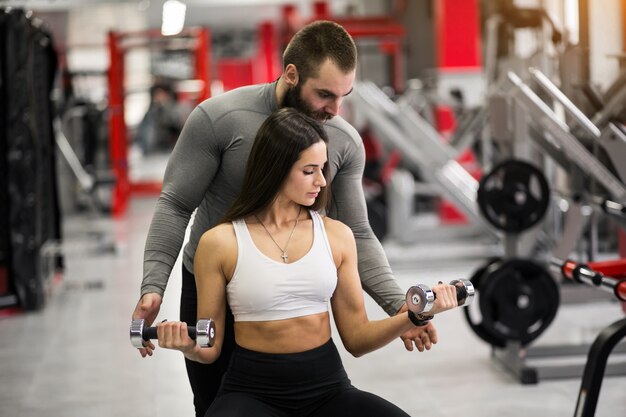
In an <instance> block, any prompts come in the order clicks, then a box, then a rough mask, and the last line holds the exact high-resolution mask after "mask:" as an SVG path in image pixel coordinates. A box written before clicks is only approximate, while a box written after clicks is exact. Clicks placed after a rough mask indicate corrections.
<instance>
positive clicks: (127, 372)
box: [0, 199, 626, 417]
mask: <svg viewBox="0 0 626 417" xmlns="http://www.w3.org/2000/svg"><path fill="white" fill-rule="evenodd" d="M154 203H155V200H153V199H144V200H139V199H138V200H134V201H133V202H132V204H131V207H130V210H129V212H128V214H127V215H126V216H125V217H124V218H123V219H120V220H118V221H115V222H113V221H110V220H105V221H102V222H95V221H85V220H76V219H74V220H72V219H68V221H67V222H66V229H67V233H66V236H67V239H66V246H67V251H68V255H67V258H66V260H67V270H66V273H65V277H64V280H63V281H62V283H60V284H56V285H55V286H54V287H53V294H52V296H51V297H50V301H49V304H48V306H47V307H46V308H45V309H44V310H42V311H40V312H37V313H29V314H19V315H14V316H10V317H4V318H2V319H0V387H1V388H0V416H2V417H31V416H42V415H43V416H48V417H57V416H58V417H61V416H63V417H67V416H81V417H82V416H135V417H142V416H150V417H157V416H192V415H193V406H192V397H191V392H190V389H189V386H188V383H187V380H186V375H185V371H184V365H183V361H182V358H181V356H180V355H179V354H177V353H176V352H171V351H158V352H157V353H156V355H155V356H154V357H152V358H149V359H142V358H141V357H140V356H139V354H138V353H137V352H136V351H135V350H134V349H133V348H132V347H131V346H130V343H129V341H128V326H129V322H130V315H131V312H132V309H133V308H134V305H135V303H136V300H137V297H138V292H139V283H140V280H141V261H142V251H143V246H144V241H145V234H146V231H147V227H148V224H149V221H150V216H151V213H152V210H153V207H154ZM94 231H103V232H104V233H105V237H109V238H112V239H114V241H115V243H116V247H117V252H116V253H115V254H112V253H107V251H106V250H104V248H105V246H106V245H105V244H101V243H102V242H99V241H98V240H97V239H96V238H95V237H94V234H93V233H90V232H94ZM105 243H106V242H105ZM444 248H445V245H442V246H440V247H438V246H437V245H436V244H433V242H429V245H428V248H427V249H425V248H421V247H416V248H414V250H415V256H414V257H412V259H415V261H414V262H407V261H406V259H405V260H404V262H402V263H401V265H400V263H398V267H397V268H396V269H397V270H396V275H397V278H398V280H399V283H400V285H401V286H402V287H403V288H408V287H409V286H410V285H414V284H415V283H417V282H424V283H426V284H430V283H432V282H434V281H436V280H438V279H441V280H444V281H445V280H451V279H455V278H462V277H466V278H468V277H469V276H470V275H471V274H472V273H473V271H474V270H475V269H476V267H477V266H479V265H480V263H481V259H464V260H462V261H456V262H451V261H446V260H445V259H443V258H442V257H441V256H439V257H438V258H437V260H436V261H432V260H431V261H429V262H427V259H426V258H427V257H429V256H430V255H432V253H433V251H439V253H440V254H441V253H442V252H443V251H445V249H444ZM429 254H430V255H429ZM403 256H405V255H403ZM390 258H391V259H392V262H393V259H394V258H393V254H392V253H390ZM179 288H180V267H179V266H177V267H176V268H175V272H174V274H173V276H172V278H171V280H170V283H169V287H168V290H167V293H166V297H165V300H164V305H163V308H162V310H161V315H160V318H170V319H172V318H177V317H178V302H179V300H178V296H179ZM366 302H367V308H368V313H369V316H370V318H372V319H375V318H382V317H384V313H383V312H382V310H381V309H380V308H378V307H377V306H376V305H375V304H374V303H373V301H372V300H371V299H369V298H368V297H367V296H366ZM621 317H623V313H622V312H621V310H620V308H619V306H618V304H616V303H609V302H596V303H592V304H589V305H567V306H562V307H561V308H560V310H559V315H558V316H557V319H556V320H555V322H554V324H553V325H552V326H551V327H550V328H549V329H548V331H547V332H546V333H545V334H544V335H542V336H541V337H540V338H539V339H538V340H537V345H541V344H549V343H565V342H569V343H572V342H580V341H591V340H592V339H593V337H594V336H595V334H597V333H598V331H599V330H600V329H601V328H602V327H603V326H606V325H608V324H609V323H611V322H613V321H615V320H617V319H619V318H621ZM436 325H437V329H438V331H439V338H440V342H439V343H438V344H437V345H436V346H435V347H434V348H433V350H431V351H430V352H427V353H417V352H414V353H409V352H406V351H405V350H404V348H403V347H402V345H401V343H400V341H398V342H394V343H392V344H391V345H389V346H387V347H385V348H383V349H380V350H379V351H376V352H373V353H371V354H369V355H366V356H365V357H362V358H359V359H355V358H352V357H350V356H349V355H348V354H347V353H346V352H345V351H344V350H343V348H342V347H341V343H340V340H339V337H338V336H337V335H335V341H336V343H337V345H338V346H339V347H340V349H341V353H342V356H343V358H344V364H345V367H346V369H347V371H348V374H349V375H350V377H351V379H352V382H353V383H354V385H356V386H357V387H359V388H361V389H364V390H368V391H371V392H374V393H376V394H378V395H381V396H383V397H385V398H387V399H389V400H390V401H392V402H394V403H396V404H398V405H399V406H400V407H402V408H403V409H405V410H406V411H407V412H408V413H409V414H410V415H412V416H422V415H428V416H430V417H439V416H464V417H473V416H480V417H490V416H494V417H495V416H507V417H517V416H519V417H528V416H555V417H561V416H563V417H565V416H572V415H573V414H574V408H575V403H576V399H577V396H578V389H579V386H580V379H579V378H573V379H565V380H543V381H540V383H539V384H537V385H521V384H520V383H519V382H518V381H516V380H515V379H514V378H513V377H512V376H511V375H510V374H509V373H506V372H504V371H503V370H502V369H501V366H500V365H499V364H498V363H497V362H496V361H494V360H492V359H491V358H490V348H489V347H488V346H487V345H486V344H485V343H483V342H482V341H480V340H479V339H478V338H477V337H476V336H475V335H474V334H473V333H472V332H471V330H470V329H469V326H468V325H467V323H466V322H465V319H464V317H463V314H462V313H461V311H453V312H449V313H445V314H443V315H441V316H439V317H437V319H436ZM625 390H626V377H625V376H620V377H610V378H609V377H607V378H606V379H605V380H604V384H603V387H602V392H601V396H600V404H599V406H598V409H597V413H596V415H597V416H598V417H621V416H625V415H626V395H625V394H624V392H625Z"/></svg>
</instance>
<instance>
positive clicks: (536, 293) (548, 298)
mask: <svg viewBox="0 0 626 417" xmlns="http://www.w3.org/2000/svg"><path fill="white" fill-rule="evenodd" d="M485 273H486V275H485V276H484V277H483V278H482V283H481V284H482V288H481V297H480V303H479V307H480V312H481V315H482V318H483V321H482V327H483V328H484V329H485V330H486V332H487V333H489V334H491V335H493V336H494V337H495V338H498V339H501V340H504V341H507V340H514V341H519V342H520V343H521V344H522V345H527V344H528V343H530V342H532V341H533V340H535V339H536V338H538V337H539V336H540V335H541V334H542V333H543V332H544V331H545V329H546V328H547V327H548V326H549V325H550V323H552V321H553V320H554V317H555V316H556V313H557V310H558V307H559V289H558V285H557V283H556V281H555V280H554V279H553V278H552V275H551V274H550V273H549V272H548V271H547V270H546V269H545V268H544V267H542V266H540V265H539V264H537V263H535V262H532V261H528V260H524V259H511V260H508V261H505V262H503V263H501V264H498V265H495V264H494V265H492V266H491V267H490V268H488V269H487V271H486V272H485Z"/></svg>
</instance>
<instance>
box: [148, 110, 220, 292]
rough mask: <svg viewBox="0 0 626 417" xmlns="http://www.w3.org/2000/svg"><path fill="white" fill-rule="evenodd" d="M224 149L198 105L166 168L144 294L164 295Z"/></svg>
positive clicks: (150, 233)
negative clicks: (192, 215)
mask: <svg viewBox="0 0 626 417" xmlns="http://www.w3.org/2000/svg"><path fill="white" fill-rule="evenodd" d="M220 153H221V151H220V150H219V146H218V144H217V141H216V138H215V137H214V134H213V127H212V125H211V123H210V119H209V117H208V115H207V114H206V113H205V111H204V110H203V109H202V108H200V107H197V108H196V109H195V110H194V111H193V112H192V113H191V114H190V116H189V118H188V119H187V122H186V123H185V126H184V127H183V130H182V132H181V134H180V137H179V139H178V141H177V143H176V146H175V147H174V150H173V151H172V155H171V157H170V159H169V162H168V164H167V168H166V170H165V175H164V178H163V189H162V191H161V195H160V196H159V199H158V201H157V204H156V208H155V212H154V216H153V218H152V222H151V224H150V229H149V231H148V237H147V239H146V246H145V251H144V265H143V266H144V269H143V282H142V284H141V295H142V296H143V295H144V294H146V293H157V294H159V295H161V296H163V293H164V292H165V287H166V286H167V281H168V279H169V276H170V273H171V271H172V268H173V266H174V263H175V262H176V258H177V257H178V254H179V253H180V249H181V247H182V245H183V241H184V238H185V230H186V228H187V225H188V223H189V219H190V217H191V214H192V213H193V211H194V210H195V209H196V208H197V207H198V205H199V204H200V202H201V201H202V198H204V195H205V193H206V191H207V189H208V187H209V185H210V184H211V181H212V180H213V177H214V176H215V173H216V172H217V168H218V166H219V158H220Z"/></svg>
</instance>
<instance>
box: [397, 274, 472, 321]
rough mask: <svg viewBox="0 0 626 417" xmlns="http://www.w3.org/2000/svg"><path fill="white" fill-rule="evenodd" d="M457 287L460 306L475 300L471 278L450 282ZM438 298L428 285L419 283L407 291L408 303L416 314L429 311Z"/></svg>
mask: <svg viewBox="0 0 626 417" xmlns="http://www.w3.org/2000/svg"><path fill="white" fill-rule="evenodd" d="M450 285H454V286H455V287H456V299H457V301H458V302H459V307H465V306H468V305H470V304H471V303H472V301H473V300H474V293H475V291H474V285H473V284H472V282H471V281H470V280H467V279H457V280H454V281H451V282H450ZM435 298H437V296H436V294H435V292H434V291H433V290H431V289H430V288H429V287H428V286H427V285H424V284H417V285H414V286H412V287H411V288H409V289H408V291H407V292H406V305H407V307H408V308H409V310H411V311H412V312H413V313H415V314H420V313H428V312H429V311H430V310H431V309H432V308H433V303H434V302H435Z"/></svg>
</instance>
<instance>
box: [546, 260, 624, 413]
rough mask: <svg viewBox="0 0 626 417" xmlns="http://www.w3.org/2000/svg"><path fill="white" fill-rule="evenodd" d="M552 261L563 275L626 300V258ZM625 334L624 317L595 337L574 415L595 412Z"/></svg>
mask: <svg viewBox="0 0 626 417" xmlns="http://www.w3.org/2000/svg"><path fill="white" fill-rule="evenodd" d="M550 264H551V266H552V267H553V268H555V269H557V270H559V271H560V272H561V274H562V275H563V277H564V278H567V279H570V280H574V281H576V282H579V283H582V284H586V285H591V286H594V287H596V288H600V289H603V290H607V291H610V292H612V293H613V294H614V295H615V297H616V298H618V299H619V300H620V301H625V300H626V260H625V259H618V260H613V261H601V262H590V263H589V264H581V263H576V262H575V261H573V260H571V259H568V260H565V261H562V260H560V259H558V258H552V260H551V261H550ZM624 337H626V319H621V320H618V321H616V322H614V323H612V324H610V325H609V326H607V327H605V328H604V329H603V330H602V331H601V332H600V334H599V335H598V336H597V337H596V339H595V340H594V342H593V344H592V345H591V348H590V349H589V353H588V355H587V362H586V364H585V370H584V372H583V377H582V382H581V387H580V390H579V394H578V400H577V401H576V410H575V412H574V416H576V417H593V416H594V415H595V411H596V407H597V404H598V398H599V396H600V387H601V386H602V380H603V378H604V375H605V370H606V368H607V362H608V359H609V355H610V354H611V352H613V350H614V349H615V347H616V346H617V345H618V343H619V342H620V341H621V340H622V339H624ZM617 351H619V349H618V350H617Z"/></svg>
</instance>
